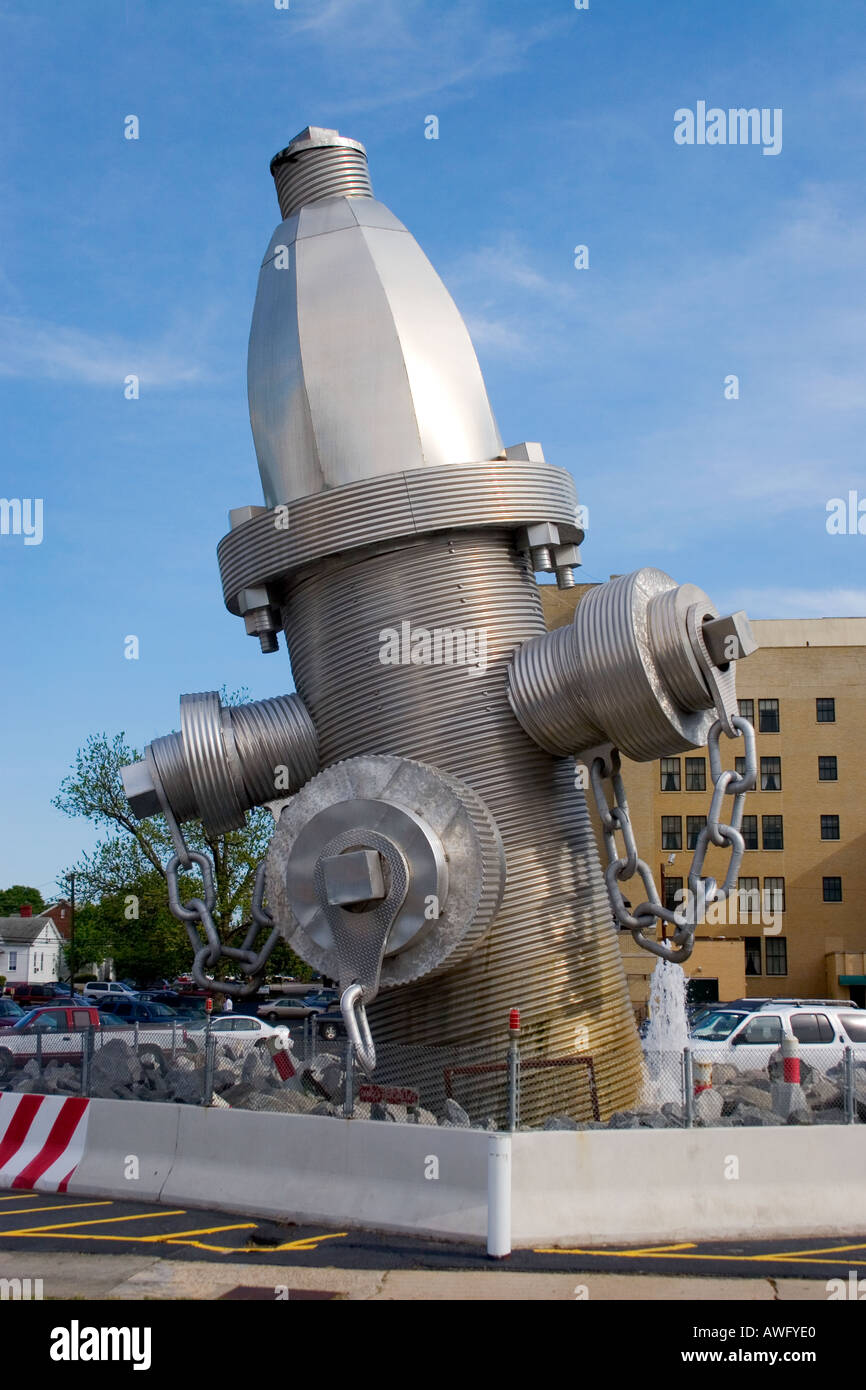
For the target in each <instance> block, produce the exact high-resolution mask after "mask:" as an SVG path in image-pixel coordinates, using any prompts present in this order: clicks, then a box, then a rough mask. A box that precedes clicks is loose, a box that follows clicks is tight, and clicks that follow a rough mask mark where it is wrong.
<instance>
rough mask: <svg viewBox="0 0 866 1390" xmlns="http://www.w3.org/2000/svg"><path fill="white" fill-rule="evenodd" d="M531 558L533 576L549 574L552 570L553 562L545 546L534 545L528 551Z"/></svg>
mask: <svg viewBox="0 0 866 1390" xmlns="http://www.w3.org/2000/svg"><path fill="white" fill-rule="evenodd" d="M529 553H530V555H531V556H532V572H533V574H549V573H550V571H551V570H552V569H553V560H552V559H551V557H550V551H549V549H548V547H547V546H546V545H536V546H533V548H532V550H530V552H529Z"/></svg>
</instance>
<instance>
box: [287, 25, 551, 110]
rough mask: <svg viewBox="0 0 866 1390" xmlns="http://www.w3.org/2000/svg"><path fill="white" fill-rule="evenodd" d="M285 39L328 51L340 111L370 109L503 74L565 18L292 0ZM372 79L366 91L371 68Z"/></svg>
mask: <svg viewBox="0 0 866 1390" xmlns="http://www.w3.org/2000/svg"><path fill="white" fill-rule="evenodd" d="M292 5H293V8H292V17H291V20H290V21H289V22H288V23H287V24H286V26H285V29H284V38H285V42H287V43H291V44H292V45H297V43H298V40H299V39H301V40H303V39H307V40H308V41H310V42H311V43H314V44H317V45H319V46H321V47H322V48H323V49H325V50H326V54H327V61H328V67H329V69H330V71H331V73H332V74H333V75H334V77H335V78H336V80H337V83H338V85H339V87H340V90H341V93H342V95H341V97H340V99H339V101H338V102H337V109H339V110H340V111H341V112H354V111H369V110H375V109H377V108H379V107H384V106H389V105H394V104H396V103H399V102H401V101H411V102H413V103H415V102H417V101H418V100H420V99H421V98H427V97H432V96H434V95H436V94H440V93H442V94H444V93H446V92H454V91H457V90H461V91H463V90H464V89H465V88H466V87H467V85H468V84H471V83H472V82H473V80H475V79H478V78H484V79H485V80H487V79H490V78H495V77H506V76H508V75H509V74H511V73H514V72H517V71H518V70H519V69H520V68H522V67H523V66H524V64H525V62H526V59H527V56H528V54H529V51H530V49H532V48H533V47H534V46H535V45H536V44H538V43H540V42H542V41H544V40H545V39H547V38H548V37H550V36H551V35H552V34H554V33H556V32H557V31H558V30H559V29H560V28H561V27H562V26H563V24H564V23H565V22H566V21H565V20H564V19H562V18H560V19H556V20H552V21H546V22H543V23H532V22H531V12H530V14H529V15H528V16H527V19H526V21H525V22H524V23H520V22H519V21H518V22H517V23H515V24H513V25H511V26H507V25H504V24H503V23H501V22H497V19H496V18H495V17H493V16H492V15H491V11H490V9H489V7H488V6H486V5H484V4H480V3H478V0H456V2H455V0H452V3H447V0H440V2H439V3H437V4H436V5H435V6H431V5H430V4H429V3H428V0H292ZM372 65H375V72H376V83H375V88H374V90H373V91H372V92H371V83H370V71H371V67H372Z"/></svg>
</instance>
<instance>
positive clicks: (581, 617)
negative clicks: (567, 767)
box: [508, 568, 716, 762]
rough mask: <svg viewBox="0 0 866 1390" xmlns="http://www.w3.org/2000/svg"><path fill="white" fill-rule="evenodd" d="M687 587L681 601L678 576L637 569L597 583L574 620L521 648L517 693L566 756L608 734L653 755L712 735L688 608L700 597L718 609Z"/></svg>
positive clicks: (531, 722) (530, 726)
mask: <svg viewBox="0 0 866 1390" xmlns="http://www.w3.org/2000/svg"><path fill="white" fill-rule="evenodd" d="M688 590H689V592H688V593H686V594H685V595H684V596H683V597H682V599H679V600H678V599H677V598H676V591H677V585H676V584H675V582H674V580H673V579H671V577H670V575H667V574H664V573H663V572H662V571H661V570H657V569H650V568H647V569H641V570H635V572H634V573H633V574H627V575H622V576H620V577H619V578H617V579H612V580H611V581H610V582H609V583H607V584H600V585H599V586H598V587H597V588H595V589H591V590H590V591H589V593H588V594H586V595H585V596H584V598H583V599H582V600H581V602H580V603H579V604H578V606H577V610H576V612H575V615H574V622H573V623H572V624H570V626H568V627H564V628H559V629H557V630H556V632H553V633H549V634H547V635H545V636H544V637H540V638H536V639H535V640H534V641H532V642H528V643H526V644H525V645H524V646H523V647H521V648H520V649H519V650H518V651H517V652H516V653H515V655H514V659H513V661H512V663H511V668H510V671H509V677H508V698H509V700H510V702H511V707H512V709H513V710H514V713H515V714H516V716H517V718H518V719H519V720H520V722H521V724H522V725H523V727H524V728H525V729H526V731H527V733H529V734H530V735H531V737H532V738H534V739H535V741H536V743H538V744H539V745H540V747H542V748H545V749H547V751H548V752H550V753H555V754H559V755H564V754H566V753H578V752H580V751H582V750H583V749H586V748H591V747H593V746H595V745H596V744H599V743H603V742H608V741H609V742H611V743H614V744H615V745H616V746H617V747H618V748H619V749H620V751H621V752H622V753H624V754H625V755H626V756H627V757H629V758H634V759H635V760H636V761H637V762H648V761H650V760H651V759H653V758H659V757H664V756H667V755H670V754H674V753H679V752H683V751H685V750H687V749H690V748H700V747H702V746H703V745H704V744H705V743H706V741H707V734H708V733H709V730H710V725H711V724H712V722H713V719H714V718H715V713H714V712H713V711H712V710H711V709H710V708H709V706H710V705H711V704H712V698H711V696H710V694H709V692H708V690H707V688H706V686H705V685H704V683H703V682H702V681H701V679H700V671H699V667H698V665H697V662H696V660H695V659H694V657H693V655H692V654H691V651H690V650H689V651H688V652H687V651H686V648H687V647H690V639H689V636H688V632H687V630H686V626H685V612H686V611H687V610H688V609H689V608H690V607H691V606H692V605H693V603H694V602H695V601H696V596H700V599H701V600H702V601H703V603H704V606H705V608H706V611H707V612H711V613H713V614H715V611H716V610H715V609H714V608H713V607H712V605H711V604H710V601H709V599H708V598H707V596H706V594H703V592H702V591H701V590H697V589H694V586H692V585H689V586H688ZM672 591H673V597H669V596H670V595H671V592H672ZM678 623H679V626H678Z"/></svg>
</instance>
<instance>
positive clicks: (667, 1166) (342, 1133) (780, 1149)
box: [0, 1096, 866, 1256]
mask: <svg viewBox="0 0 866 1390" xmlns="http://www.w3.org/2000/svg"><path fill="white" fill-rule="evenodd" d="M48 1099H51V1098H50V1097H49V1098H48ZM23 1102H26V1107H30V1109H32V1110H33V1112H34V1115H39V1124H40V1126H41V1128H40V1127H38V1126H35V1121H34V1127H33V1129H32V1136H31V1137H32V1139H33V1143H32V1144H29V1141H28V1146H26V1147H25V1146H24V1145H23V1143H19V1139H20V1136H19V1135H18V1134H17V1130H18V1129H21V1128H22V1124H21V1123H19V1121H16V1120H15V1115H16V1114H18V1112H19V1111H20V1109H21V1104H22V1103H23ZM40 1102H41V1098H38V1097H30V1096H23V1097H21V1098H20V1100H19V1098H18V1097H15V1098H13V1097H7V1096H4V1097H3V1102H2V1103H0V1121H4V1117H5V1122H4V1123H0V1153H2V1152H4V1150H3V1148H2V1145H3V1144H5V1145H6V1148H7V1149H9V1153H10V1158H9V1159H8V1162H7V1181H10V1182H11V1181H12V1180H13V1177H14V1180H15V1181H16V1185H20V1186H33V1185H34V1181H36V1180H37V1179H36V1173H37V1168H38V1170H39V1178H38V1181H39V1182H40V1183H42V1185H45V1184H44V1181H43V1180H44V1179H49V1178H50V1179H51V1181H52V1182H54V1181H55V1179H57V1180H58V1181H63V1179H62V1175H61V1169H62V1170H63V1173H68V1171H69V1166H71V1163H72V1161H73V1159H74V1158H75V1155H74V1154H73V1153H72V1150H71V1149H70V1148H69V1145H68V1144H67V1143H66V1142H65V1141H64V1145H63V1148H62V1156H61V1154H60V1153H59V1152H58V1153H55V1149H57V1147H58V1144H59V1141H60V1139H63V1138H64V1135H65V1130H64V1133H63V1134H60V1131H59V1130H56V1129H55V1128H54V1126H55V1125H56V1117H55V1115H54V1111H55V1109H56V1110H57V1112H58V1114H61V1113H62V1112H63V1106H64V1105H65V1107H66V1109H67V1110H68V1109H69V1106H70V1102H68V1101H67V1102H62V1101H61V1102H56V1103H55V1102H52V1105H51V1106H42V1105H41V1103H40ZM3 1105H5V1110H4V1109H3V1108H2V1106H3ZM75 1105H77V1106H79V1107H81V1106H84V1107H85V1109H84V1110H82V1115H81V1124H80V1125H78V1122H77V1121H76V1124H77V1125H78V1127H77V1128H76V1129H75V1134H76V1136H78V1138H76V1141H75V1142H78V1139H80V1137H81V1136H82V1135H83V1134H84V1124H83V1122H84V1117H85V1115H86V1138H85V1139H84V1152H83V1155H82V1156H81V1157H80V1158H79V1160H78V1162H77V1166H76V1168H75V1171H74V1173H72V1175H71V1177H69V1179H68V1184H67V1190H68V1191H69V1192H70V1193H80V1194H83V1195H88V1196H108V1197H119V1198H126V1199H129V1198H133V1199H134V1198H136V1197H138V1198H141V1199H143V1200H148V1201H160V1202H163V1203H168V1204H170V1205H172V1206H188V1207H213V1208H216V1209H223V1210H227V1211H231V1212H238V1213H242V1214H244V1215H251V1216H262V1217H273V1218H283V1219H288V1220H293V1221H297V1222H300V1223H307V1222H325V1223H328V1224H336V1225H338V1226H345V1227H368V1228H372V1229H375V1230H380V1231H391V1232H411V1233H413V1234H415V1235H428V1236H432V1237H439V1238H442V1239H456V1240H466V1241H472V1242H483V1241H484V1240H485V1239H486V1238H487V1237H488V1213H489V1212H491V1213H492V1219H493V1225H494V1226H495V1230H491V1233H490V1234H491V1244H490V1247H489V1248H490V1251H491V1253H493V1254H496V1255H498V1256H502V1255H504V1254H507V1253H508V1250H509V1248H510V1247H511V1245H514V1246H527V1245H533V1246H538V1245H556V1246H565V1247H568V1246H578V1247H581V1248H585V1247H587V1246H589V1245H598V1244H610V1243H612V1242H618V1243H623V1244H626V1243H628V1244H634V1243H641V1244H643V1243H648V1242H658V1243H669V1242H672V1241H679V1240H709V1239H724V1238H728V1237H743V1236H762V1237H767V1238H773V1237H795V1238H796V1237H801V1236H811V1235H827V1236H834V1235H839V1234H845V1235H853V1234H856V1233H859V1232H866V1126H863V1125H834V1126H832V1127H831V1126H819V1125H815V1126H810V1127H806V1126H802V1127H801V1126H787V1125H780V1126H778V1127H777V1128H773V1129H770V1128H761V1129H748V1128H743V1129H733V1128H731V1129H727V1128H726V1129H699V1130H638V1131H635V1130H608V1131H602V1130H591V1131H580V1132H573V1131H552V1132H535V1133H516V1134H513V1135H510V1136H496V1135H491V1134H489V1133H488V1132H486V1131H483V1130H471V1129H446V1128H434V1127H433V1126H426V1125H401V1124H389V1123H384V1122H378V1121H369V1120H342V1119H331V1118H326V1117H324V1116H316V1115H287V1114H268V1113H264V1112H261V1111H244V1110H227V1109H220V1108H213V1109H209V1108H200V1107H198V1106H182V1105H163V1104H153V1103H147V1104H139V1105H136V1104H134V1103H132V1102H130V1101H122V1100H92V1101H90V1102H79V1101H76V1102H75ZM26 1107H25V1108H26ZM41 1110H44V1115H40V1114H39V1111H41ZM21 1113H23V1112H21ZM71 1118H72V1120H75V1119H76V1116H74V1115H73V1116H72V1117H71ZM19 1120H20V1115H19ZM16 1126H17V1128H16ZM67 1128H70V1131H71V1122H70V1125H67ZM43 1131H44V1133H43ZM4 1133H5V1138H4ZM29 1133H30V1131H29V1130H28V1134H29ZM49 1135H50V1136H53V1137H51V1138H50V1142H47V1136H49ZM13 1146H17V1147H16V1148H15V1149H14V1152H15V1153H18V1158H17V1159H16V1162H15V1164H14V1169H13V1166H12V1162H11V1154H12V1153H13ZM506 1150H510V1154H511V1159H510V1164H509V1163H508V1162H507V1161H506V1160H507V1157H508V1154H507V1152H506ZM19 1151H20V1152H19ZM34 1164H35V1166H34ZM497 1164H498V1168H497V1171H496V1172H495V1173H493V1174H491V1167H490V1166H491V1165H497ZM489 1175H491V1186H490V1188H489V1189H488V1176H489ZM31 1177H32V1178H33V1179H34V1181H31ZM24 1178H26V1181H24V1180H23V1179H24ZM53 1190H57V1188H56V1186H55V1188H54V1189H53ZM60 1190H63V1188H62V1187H61V1188H60ZM489 1194H490V1196H491V1197H492V1200H490V1199H489ZM509 1203H510V1212H511V1217H510V1219H511V1227H510V1240H509V1230H508V1217H507V1213H508V1208H509Z"/></svg>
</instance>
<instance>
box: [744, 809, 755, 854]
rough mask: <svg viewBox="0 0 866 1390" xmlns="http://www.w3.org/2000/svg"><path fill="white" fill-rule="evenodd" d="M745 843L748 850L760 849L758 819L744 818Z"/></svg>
mask: <svg viewBox="0 0 866 1390" xmlns="http://www.w3.org/2000/svg"><path fill="white" fill-rule="evenodd" d="M742 831H743V843H744V844H745V846H746V849H757V848H758V817H757V816H743V825H742Z"/></svg>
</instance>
